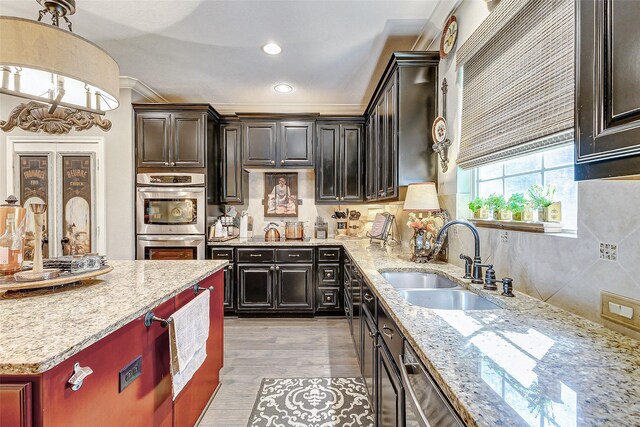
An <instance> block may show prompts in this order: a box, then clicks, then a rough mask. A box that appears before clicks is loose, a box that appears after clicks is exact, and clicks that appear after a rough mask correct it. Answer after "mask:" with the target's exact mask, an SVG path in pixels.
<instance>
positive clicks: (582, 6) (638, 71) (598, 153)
mask: <svg viewBox="0 0 640 427" xmlns="http://www.w3.org/2000/svg"><path fill="white" fill-rule="evenodd" d="M576 7H577V8H578V9H577V16H578V29H579V30H578V31H577V35H578V42H577V43H578V44H577V49H576V60H577V67H576V70H577V71H576V73H577V76H576V83H577V93H576V114H577V116H576V165H575V177H576V180H588V179H596V178H607V177H620V176H628V175H636V174H640V68H639V67H638V58H639V57H640V48H639V46H640V45H639V44H638V40H640V26H639V25H638V22H637V21H638V19H637V18H638V16H640V2H636V1H621V0H602V1H591V2H576Z"/></svg>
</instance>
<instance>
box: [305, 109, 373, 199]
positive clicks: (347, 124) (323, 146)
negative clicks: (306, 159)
mask: <svg viewBox="0 0 640 427" xmlns="http://www.w3.org/2000/svg"><path fill="white" fill-rule="evenodd" d="M317 134H318V144H317V150H318V159H317V162H316V203H317V204H337V203H342V204H344V203H362V201H363V200H364V197H363V188H364V185H363V178H364V125H363V123H362V119H354V120H353V121H344V122H332V121H327V122H323V121H318V126H317Z"/></svg>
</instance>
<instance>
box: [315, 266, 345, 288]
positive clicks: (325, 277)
mask: <svg viewBox="0 0 640 427" xmlns="http://www.w3.org/2000/svg"><path fill="white" fill-rule="evenodd" d="M318 285H319V286H340V264H318Z"/></svg>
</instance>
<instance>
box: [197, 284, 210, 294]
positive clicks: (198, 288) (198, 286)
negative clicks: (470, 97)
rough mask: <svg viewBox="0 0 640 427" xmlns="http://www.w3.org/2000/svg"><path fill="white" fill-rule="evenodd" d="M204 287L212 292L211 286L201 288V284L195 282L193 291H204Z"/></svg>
mask: <svg viewBox="0 0 640 427" xmlns="http://www.w3.org/2000/svg"><path fill="white" fill-rule="evenodd" d="M206 289H209V290H210V291H211V292H213V286H209V287H208V288H203V287H202V286H200V285H198V284H197V283H196V284H195V285H193V293H194V294H196V295H198V292H200V291H204V290H206Z"/></svg>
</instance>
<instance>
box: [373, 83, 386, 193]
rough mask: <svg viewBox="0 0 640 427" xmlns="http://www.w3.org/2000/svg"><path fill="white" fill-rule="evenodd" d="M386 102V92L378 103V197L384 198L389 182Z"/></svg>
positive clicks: (376, 116)
mask: <svg viewBox="0 0 640 427" xmlns="http://www.w3.org/2000/svg"><path fill="white" fill-rule="evenodd" d="M386 105H387V104H386V102H385V97H384V93H383V94H382V95H381V96H380V99H379V100H378V103H377V105H376V113H375V118H376V124H375V127H376V159H377V162H376V167H377V168H378V173H377V176H376V194H377V196H378V199H383V198H384V197H385V194H384V189H385V184H386V182H387V168H386V165H387V149H386V143H387V137H386V135H387V133H386V129H387V126H386V125H387V119H386Z"/></svg>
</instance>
